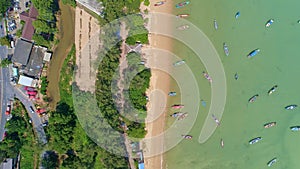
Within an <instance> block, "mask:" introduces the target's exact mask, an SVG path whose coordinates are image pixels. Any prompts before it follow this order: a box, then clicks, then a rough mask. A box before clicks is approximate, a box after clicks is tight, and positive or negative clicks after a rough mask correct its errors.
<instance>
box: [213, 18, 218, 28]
mask: <svg viewBox="0 0 300 169" xmlns="http://www.w3.org/2000/svg"><path fill="white" fill-rule="evenodd" d="M214 27H215V29H216V30H217V29H218V23H217V20H216V19H214Z"/></svg>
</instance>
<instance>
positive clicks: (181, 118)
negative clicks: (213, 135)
mask: <svg viewBox="0 0 300 169" xmlns="http://www.w3.org/2000/svg"><path fill="white" fill-rule="evenodd" d="M187 116H188V114H187V113H183V114H181V115H180V116H178V120H183V119H184V118H186V117H187Z"/></svg>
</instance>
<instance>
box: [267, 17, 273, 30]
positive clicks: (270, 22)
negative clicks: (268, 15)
mask: <svg viewBox="0 0 300 169" xmlns="http://www.w3.org/2000/svg"><path fill="white" fill-rule="evenodd" d="M273 22H274V20H273V19H270V20H268V21H267V23H266V28H268V27H270V26H271V25H272V24H273Z"/></svg>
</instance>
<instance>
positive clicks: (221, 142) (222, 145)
mask: <svg viewBox="0 0 300 169" xmlns="http://www.w3.org/2000/svg"><path fill="white" fill-rule="evenodd" d="M220 145H221V147H222V148H223V147H224V140H223V139H221V141H220Z"/></svg>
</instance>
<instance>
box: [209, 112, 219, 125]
mask: <svg viewBox="0 0 300 169" xmlns="http://www.w3.org/2000/svg"><path fill="white" fill-rule="evenodd" d="M211 116H212V118H213V119H214V121H215V122H216V123H217V125H218V126H219V125H220V124H221V123H220V121H219V120H218V119H217V117H216V116H215V115H214V114H212V115H211Z"/></svg>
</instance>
